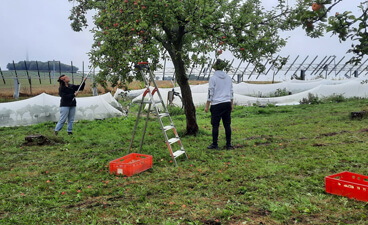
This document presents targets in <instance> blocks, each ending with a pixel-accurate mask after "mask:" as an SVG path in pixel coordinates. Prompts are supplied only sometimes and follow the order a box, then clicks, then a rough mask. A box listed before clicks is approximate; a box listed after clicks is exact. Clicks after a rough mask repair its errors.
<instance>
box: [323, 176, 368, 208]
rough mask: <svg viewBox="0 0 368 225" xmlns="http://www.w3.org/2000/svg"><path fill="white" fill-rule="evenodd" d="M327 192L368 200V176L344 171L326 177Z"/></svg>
mask: <svg viewBox="0 0 368 225" xmlns="http://www.w3.org/2000/svg"><path fill="white" fill-rule="evenodd" d="M325 182H326V192H327V193H330V194H335V195H341V196H345V197H348V198H354V199H356V200H359V201H368V176H364V175H361V174H357V173H351V172H348V171H344V172H341V173H337V174H333V175H330V176H326V177H325Z"/></svg>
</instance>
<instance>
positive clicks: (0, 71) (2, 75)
mask: <svg viewBox="0 0 368 225" xmlns="http://www.w3.org/2000/svg"><path fill="white" fill-rule="evenodd" d="M0 73H1V77H2V78H3V82H4V84H6V82H5V78H4V74H3V71H2V70H1V67H0Z"/></svg>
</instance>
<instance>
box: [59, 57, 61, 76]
mask: <svg viewBox="0 0 368 225" xmlns="http://www.w3.org/2000/svg"><path fill="white" fill-rule="evenodd" d="M59 73H60V76H61V63H60V61H59Z"/></svg>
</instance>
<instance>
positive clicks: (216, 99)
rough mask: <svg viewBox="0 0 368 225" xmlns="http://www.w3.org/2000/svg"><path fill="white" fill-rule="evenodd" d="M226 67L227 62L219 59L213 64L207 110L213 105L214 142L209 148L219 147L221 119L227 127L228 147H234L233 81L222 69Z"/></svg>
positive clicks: (211, 109)
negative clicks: (232, 130)
mask: <svg viewBox="0 0 368 225" xmlns="http://www.w3.org/2000/svg"><path fill="white" fill-rule="evenodd" d="M225 67H226V62H224V61H223V60H220V59H218V60H217V61H216V63H215V64H214V65H213V68H214V69H215V73H214V74H213V76H212V77H211V78H210V80H209V83H208V84H209V85H208V97H207V103H206V107H205V109H204V111H205V112H208V107H209V106H210V105H211V108H210V111H211V124H212V144H211V145H209V146H208V147H207V148H208V149H219V147H218V143H217V141H218V135H219V126H220V120H221V119H222V124H223V125H224V128H225V135H226V149H234V147H233V146H232V145H231V126H230V125H231V112H232V111H233V95H234V94H233V82H232V79H231V77H230V76H228V75H227V74H226V73H225V72H223V71H222V70H223V69H224V68H225Z"/></svg>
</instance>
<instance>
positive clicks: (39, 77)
mask: <svg viewBox="0 0 368 225" xmlns="http://www.w3.org/2000/svg"><path fill="white" fill-rule="evenodd" d="M36 67H37V73H38V79H39V80H40V84H41V76H40V69H39V68H38V62H37V60H36Z"/></svg>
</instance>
